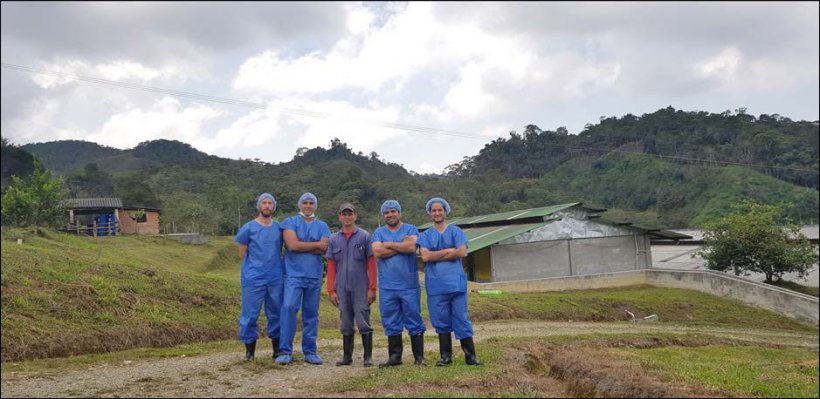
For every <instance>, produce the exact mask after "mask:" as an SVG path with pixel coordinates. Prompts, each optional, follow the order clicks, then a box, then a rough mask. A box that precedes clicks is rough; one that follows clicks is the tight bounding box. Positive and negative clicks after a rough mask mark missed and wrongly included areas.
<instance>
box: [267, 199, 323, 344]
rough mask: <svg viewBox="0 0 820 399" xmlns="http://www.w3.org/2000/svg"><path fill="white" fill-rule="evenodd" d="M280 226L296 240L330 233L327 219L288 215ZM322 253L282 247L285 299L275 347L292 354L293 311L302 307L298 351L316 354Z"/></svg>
mask: <svg viewBox="0 0 820 399" xmlns="http://www.w3.org/2000/svg"><path fill="white" fill-rule="evenodd" d="M282 230H292V231H293V232H295V233H296V237H297V238H298V239H299V241H302V242H308V241H313V242H317V241H320V240H321V239H322V238H324V237H330V228H328V227H327V223H325V222H323V221H321V220H318V219H315V220H313V222H310V223H308V222H305V221H304V219H303V218H302V217H301V216H298V215H297V216H291V217H289V218H287V219H285V220H284V221H283V222H282ZM323 271H324V265H323V264H322V255H316V254H313V253H310V252H293V251H290V250H286V251H285V299H284V301H283V304H282V317H281V319H282V335H281V339H280V340H279V350H280V351H281V353H282V354H287V355H291V354H293V338H294V337H295V336H296V313H297V312H299V309H300V308H301V309H302V353H303V354H304V355H315V354H316V335H317V334H318V332H319V297H320V295H321V289H322V272H323Z"/></svg>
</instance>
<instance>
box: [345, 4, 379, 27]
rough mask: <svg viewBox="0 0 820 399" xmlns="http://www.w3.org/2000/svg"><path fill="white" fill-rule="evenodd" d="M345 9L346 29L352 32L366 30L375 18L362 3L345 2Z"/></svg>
mask: <svg viewBox="0 0 820 399" xmlns="http://www.w3.org/2000/svg"><path fill="white" fill-rule="evenodd" d="M345 9H346V10H347V29H348V30H350V32H352V33H354V34H359V33H362V32H364V31H366V30H367V29H368V28H370V24H371V23H372V22H373V20H374V19H375V18H376V16H375V15H373V13H372V12H370V10H368V9H367V8H365V7H364V6H363V5H362V3H346V4H345Z"/></svg>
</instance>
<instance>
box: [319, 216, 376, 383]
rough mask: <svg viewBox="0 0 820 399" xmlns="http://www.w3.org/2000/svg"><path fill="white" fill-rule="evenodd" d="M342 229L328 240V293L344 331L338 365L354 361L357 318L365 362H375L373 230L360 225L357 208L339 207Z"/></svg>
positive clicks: (346, 364) (368, 363)
mask: <svg viewBox="0 0 820 399" xmlns="http://www.w3.org/2000/svg"><path fill="white" fill-rule="evenodd" d="M339 221H340V222H342V229H341V230H339V231H337V232H335V233H333V235H332V236H330V241H328V243H327V254H326V255H325V256H326V257H327V293H328V296H330V303H332V304H333V306H336V307H338V308H339V312H340V314H339V318H340V319H341V326H340V330H341V332H342V348H343V351H344V355H342V360H340V361H338V362H336V365H337V366H349V365H350V364H352V363H353V332H354V330H353V322H354V321H355V322H356V325H358V326H359V334H361V336H362V346H363V347H364V366H365V367H370V366H372V365H373V328H371V327H370V304H372V303H373V301H375V300H376V258H374V257H373V253H372V251H371V249H370V233H368V232H367V231H366V230H364V229H360V228H358V227H356V208H354V207H353V204H350V203H345V204H342V205H341V206H340V207H339Z"/></svg>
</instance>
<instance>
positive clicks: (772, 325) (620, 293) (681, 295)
mask: <svg viewBox="0 0 820 399" xmlns="http://www.w3.org/2000/svg"><path fill="white" fill-rule="evenodd" d="M469 310H470V316H471V317H472V319H473V320H476V321H480V320H497V319H537V320H556V321H559V320H561V321H564V320H573V321H626V320H629V316H628V315H627V313H626V311H627V310H628V311H630V312H632V313H634V314H635V316H636V317H643V316H648V315H651V314H656V315H658V317H659V319H660V321H662V322H675V323H681V324H686V325H731V326H738V327H753V328H765V329H783V330H797V331H817V327H815V326H811V325H809V324H806V323H802V322H800V321H797V320H794V319H791V318H789V317H786V316H782V315H779V314H777V313H774V312H770V311H767V310H763V309H759V308H755V307H752V306H748V305H745V304H743V303H741V302H739V301H735V300H730V299H725V298H720V297H717V296H714V295H708V294H704V293H701V292H698V291H693V290H685V289H678V288H658V287H652V286H633V287H624V288H604V289H596V290H580V291H561V292H544V293H506V292H505V293H503V294H502V295H501V296H492V297H490V296H483V295H471V296H470V300H469Z"/></svg>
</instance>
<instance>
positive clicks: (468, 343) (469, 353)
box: [461, 337, 481, 366]
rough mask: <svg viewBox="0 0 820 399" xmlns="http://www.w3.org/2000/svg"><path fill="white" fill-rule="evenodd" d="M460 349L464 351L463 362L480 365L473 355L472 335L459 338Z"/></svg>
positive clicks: (469, 364)
mask: <svg viewBox="0 0 820 399" xmlns="http://www.w3.org/2000/svg"><path fill="white" fill-rule="evenodd" d="M461 350H463V351H464V363H465V364H467V365H468V366H481V363H480V362H479V361H478V358H477V357H476V356H475V345H473V337H470V338H464V339H462V340H461Z"/></svg>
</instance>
